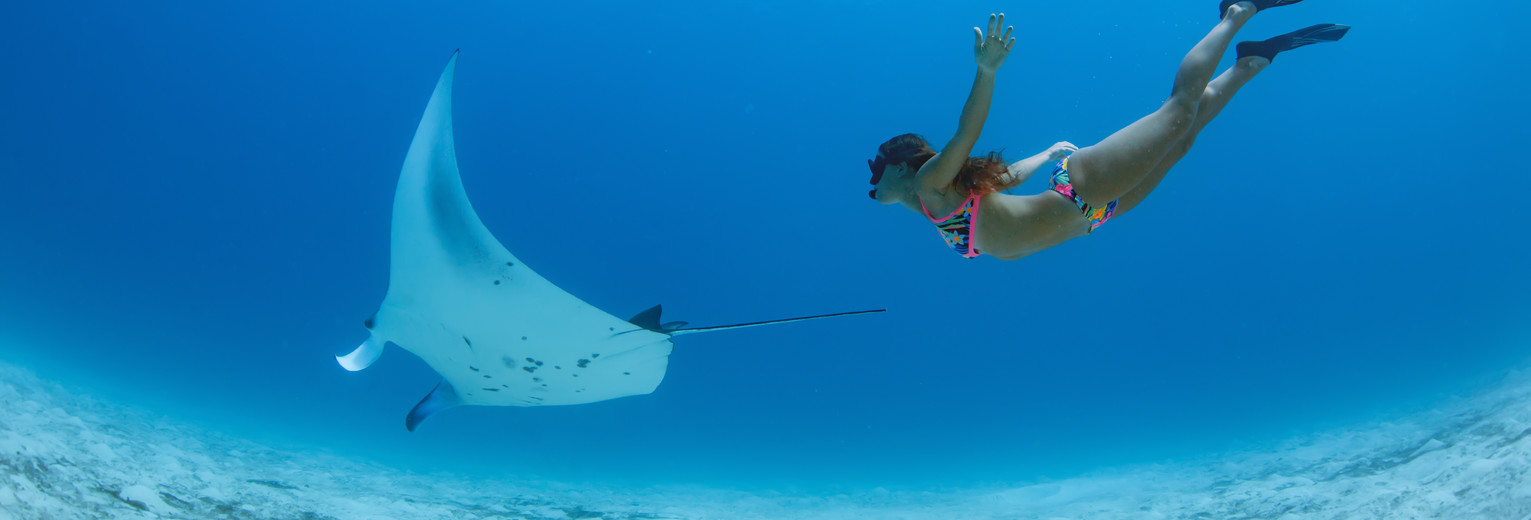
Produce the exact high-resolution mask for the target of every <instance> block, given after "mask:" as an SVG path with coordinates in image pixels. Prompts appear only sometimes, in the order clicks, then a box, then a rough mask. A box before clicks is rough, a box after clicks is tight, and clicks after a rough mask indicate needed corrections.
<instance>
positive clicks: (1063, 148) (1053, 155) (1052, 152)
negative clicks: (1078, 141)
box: [1047, 141, 1079, 162]
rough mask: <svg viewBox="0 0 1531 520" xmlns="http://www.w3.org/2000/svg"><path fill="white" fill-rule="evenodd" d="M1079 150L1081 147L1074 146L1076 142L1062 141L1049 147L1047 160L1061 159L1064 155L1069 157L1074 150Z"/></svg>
mask: <svg viewBox="0 0 1531 520" xmlns="http://www.w3.org/2000/svg"><path fill="white" fill-rule="evenodd" d="M1077 151H1079V147H1078V146H1074V143H1070V142H1068V141H1064V142H1061V143H1058V144H1055V145H1053V146H1052V148H1048V149H1047V161H1048V162H1056V161H1060V160H1062V159H1063V158H1064V157H1068V156H1070V155H1074V152H1077Z"/></svg>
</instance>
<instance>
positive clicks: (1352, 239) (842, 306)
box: [0, 0, 1531, 489]
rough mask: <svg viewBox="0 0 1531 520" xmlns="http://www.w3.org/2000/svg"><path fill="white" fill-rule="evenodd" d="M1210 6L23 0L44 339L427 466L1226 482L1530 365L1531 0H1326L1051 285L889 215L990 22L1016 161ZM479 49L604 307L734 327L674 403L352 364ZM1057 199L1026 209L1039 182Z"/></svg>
mask: <svg viewBox="0 0 1531 520" xmlns="http://www.w3.org/2000/svg"><path fill="white" fill-rule="evenodd" d="M1214 7H1215V6H1214V5H1213V3H1212V2H1176V3H1174V4H1173V5H1168V6H1166V5H1160V3H1147V2H1141V3H1140V2H1119V1H1106V2H1091V3H1073V2H1057V3H1050V4H1046V5H1008V6H1002V5H992V4H983V3H977V2H947V3H940V4H939V5H938V4H924V3H914V2H885V3H862V2H857V3H852V2H828V3H811V2H781V3H769V2H760V3H734V2H675V3H664V4H661V5H641V4H628V3H607V2H587V3H546V4H521V3H508V2H507V3H487V2H480V3H465V4H454V5H434V4H431V5H427V4H414V3H402V2H385V3H363V2H331V3H325V4H323V5H307V4H299V3H280V2H273V3H265V4H260V5H217V4H205V3H197V2H159V3H151V4H143V5H140V4H124V3H113V2H85V3H70V4H60V3H41V2H24V3H21V4H18V5H17V6H14V7H13V10H14V12H13V13H12V15H11V16H8V17H6V18H5V19H4V20H0V68H3V70H6V71H9V73H10V74H9V75H8V81H4V82H0V99H6V100H9V102H7V103H3V104H0V147H3V149H0V244H4V246H3V254H0V342H3V343H0V344H3V345H4V346H3V347H0V348H3V349H4V350H3V351H0V352H3V357H4V359H5V360H7V361H15V362H18V363H20V364H23V365H27V366H30V367H34V368H35V369H36V370H38V372H39V373H40V374H42V375H44V376H46V377H49V378H52V379H58V380H61V381H67V382H69V383H72V384H77V385H83V386H85V387H88V388H93V389H95V391H97V392H100V393H102V394H103V395H107V396H110V398H112V399H114V400H118V401H124V402H129V403H136V404H139V405H141V406H144V407H146V408H150V409H154V410H159V411H162V412H163V413H164V414H165V415H166V416H167V418H168V417H174V418H183V419H185V418H189V419H192V420H199V421H204V422H206V423H208V424H214V425H219V426H220V427H223V428H226V429H228V430H230V431H234V432H238V433H240V434H242V435H246V436H249V437H254V438H266V439H273V440H277V441H280V442H286V443H293V444H303V445H307V446H316V447H319V448H322V449H327V450H332V451H334V452H337V453H343V454H348V455H355V456H361V457H368V458H372V459H375V460H379V461H383V462H386V463H389V464H392V465H397V466H400V467H405V468H411V469H417V470H420V471H450V472H457V473H463V474H481V475H491V476H528V475H538V476H546V477H547V478H554V479H570V480H588V481H595V482H614V483H655V482H670V483H705V484H710V485H720V486H739V487H763V486H797V487H801V488H807V489H818V488H834V487H847V486H848V487H871V486H886V487H927V486H962V485H969V484H974V483H979V482H994V481H1017V480H1034V479H1046V478H1061V477H1066V476H1070V475H1075V474H1079V473H1081V472H1086V471H1090V470H1093V469H1097V468H1101V467H1106V466H1113V465H1122V464H1138V463H1149V462H1156V461H1163V460H1170V459H1176V458H1185V457H1194V456H1197V455H1199V454H1204V453H1207V452H1209V451H1214V450H1218V449H1223V448H1227V447H1230V446H1237V445H1241V444H1247V443H1258V442H1262V441H1267V440H1271V439H1276V438H1281V437H1284V436H1288V435H1292V434H1294V433H1300V432H1307V431H1312V430H1315V429H1320V428H1324V427H1326V426H1330V425H1336V424H1346V423H1350V422H1354V421H1357V420H1360V419H1361V418H1365V417H1370V416H1372V415H1374V414H1378V413H1381V412H1383V411H1386V410H1392V409H1398V408H1408V407H1412V406H1417V405H1418V403H1425V402H1429V401H1430V400H1432V399H1434V398H1436V397H1438V396H1439V395H1441V394H1443V393H1448V392H1452V391H1455V390H1457V389H1460V388H1463V387H1465V386H1467V385H1469V384H1471V383H1472V382H1473V381H1475V380H1477V378H1479V377H1482V376H1484V375H1485V374H1491V373H1497V372H1498V371H1500V370H1502V369H1504V368H1506V367H1510V366H1520V365H1523V364H1524V363H1525V361H1526V353H1525V352H1524V347H1523V345H1524V340H1525V339H1526V337H1527V332H1526V329H1525V319H1524V316H1526V315H1527V311H1528V310H1531V303H1528V302H1527V301H1526V299H1525V298H1524V295H1525V294H1527V293H1528V290H1531V277H1528V276H1527V275H1526V269H1525V266H1526V265H1527V261H1528V259H1531V245H1528V244H1527V241H1526V236H1527V235H1526V233H1525V232H1524V231H1523V229H1522V228H1523V225H1524V224H1525V223H1526V222H1527V220H1528V219H1531V214H1528V212H1527V210H1526V209H1524V207H1523V205H1522V203H1521V202H1520V200H1519V199H1520V197H1519V196H1518V195H1519V194H1520V193H1523V192H1525V191H1526V190H1527V189H1528V188H1531V179H1528V177H1527V176H1526V175H1525V173H1526V168H1525V167H1524V166H1523V165H1521V164H1520V161H1519V160H1518V159H1519V157H1520V155H1521V153H1520V152H1521V150H1522V147H1523V146H1524V143H1526V142H1527V138H1528V137H1531V136H1528V132H1527V130H1526V129H1525V127H1524V125H1523V124H1522V122H1523V121H1524V120H1525V119H1526V116H1528V115H1531V114H1528V109H1527V103H1526V101H1525V99H1524V97H1523V95H1522V93H1521V91H1522V90H1523V89H1524V85H1525V84H1526V76H1527V73H1526V72H1525V70H1524V68H1523V67H1521V66H1520V64H1521V63H1522V62H1524V58H1523V57H1522V56H1521V55H1520V53H1519V52H1518V51H1519V50H1520V49H1518V48H1516V47H1515V46H1513V45H1512V37H1513V36H1514V35H1515V33H1513V32H1512V24H1514V23H1515V21H1516V20H1518V19H1519V18H1520V17H1522V16H1524V15H1525V14H1527V13H1526V11H1527V8H1526V7H1524V6H1519V5H1514V4H1506V5H1504V6H1496V7H1493V8H1481V9H1471V10H1469V9H1462V8H1461V7H1453V6H1451V5H1448V4H1446V3H1426V2H1401V3H1395V4H1389V5H1385V6H1384V5H1373V4H1370V3H1366V4H1363V3H1358V2H1335V1H1327V0H1313V1H1311V2H1305V3H1303V4H1302V5H1299V6H1293V7H1290V8H1282V9H1279V10H1273V11H1269V12H1267V13H1263V14H1261V15H1259V16H1258V17H1257V18H1256V19H1255V20H1254V21H1252V22H1251V23H1250V25H1248V26H1247V27H1246V28H1245V29H1244V32H1243V33H1241V39H1261V38H1265V37H1268V36H1271V35H1275V34H1279V33H1283V32H1286V31H1288V30H1291V29H1294V28H1297V27H1302V26H1305V25H1309V24H1312V23H1319V22H1337V23H1346V24H1350V25H1352V26H1354V27H1355V29H1354V30H1353V31H1352V32H1351V33H1350V35H1349V36H1347V38H1346V39H1345V40H1344V41H1343V42H1341V43H1339V44H1331V45H1324V46H1318V47H1313V48H1311V49H1303V50H1300V51H1295V52H1293V53H1292V54H1290V55H1284V56H1282V57H1281V58H1280V59H1278V60H1277V61H1276V62H1275V63H1274V64H1273V65H1272V66H1271V67H1270V68H1269V69H1267V70H1266V71H1265V72H1264V73H1262V74H1261V75H1260V77H1258V78H1257V79H1256V80H1255V81H1253V82H1252V83H1251V84H1250V85H1248V86H1247V87H1245V88H1244V89H1243V90H1242V91H1241V92H1240V93H1239V95H1238V97H1237V98H1236V99H1235V100H1234V101H1233V103H1232V104H1231V105H1230V107H1229V108H1228V109H1227V110H1226V111H1225V112H1224V113H1223V115H1221V116H1220V117H1219V119H1218V120H1217V121H1216V122H1215V123H1213V124H1212V126H1211V127H1209V128H1208V129H1207V130H1206V131H1205V132H1204V133H1203V134H1202V136H1201V137H1200V139H1199V140H1198V142H1197V145H1196V148H1195V150H1194V151H1193V152H1192V153H1191V154H1190V155H1189V156H1188V157H1187V158H1186V159H1185V160H1184V161H1182V162H1181V163H1180V165H1179V166H1177V168H1176V169H1175V170H1174V171H1173V172H1172V173H1171V174H1170V176H1169V177H1168V179H1167V180H1166V181H1165V182H1164V183H1163V184H1162V185H1161V187H1160V188H1159V189H1158V190H1157V191H1156V192H1155V193H1154V195H1153V196H1152V197H1150V198H1149V199H1148V201H1147V202H1145V203H1144V205H1143V206H1142V207H1141V208H1140V209H1139V210H1136V211H1134V212H1133V213H1132V214H1131V215H1130V216H1125V217H1123V218H1121V219H1120V220H1114V221H1112V222H1111V223H1109V224H1108V225H1107V226H1106V227H1104V228H1102V229H1101V230H1100V231H1098V232H1097V233H1096V234H1094V235H1092V236H1090V237H1087V238H1085V239H1081V240H1076V241H1073V242H1070V243H1067V244H1064V245H1063V246H1060V247H1058V248H1055V249H1053V250H1049V251H1046V252H1044V253H1041V254H1039V255H1036V256H1034V257H1031V258H1027V259H1024V260H1021V261H1017V262H1000V261H996V260H994V259H992V258H984V259H980V260H976V261H966V260H963V259H961V258H959V257H957V256H956V255H954V254H952V253H951V252H950V251H948V250H946V249H945V248H944V247H943V246H942V244H941V242H940V241H939V239H938V238H937V237H936V236H935V232H934V231H932V230H931V229H929V225H928V224H926V223H925V222H923V221H922V220H921V219H920V218H918V217H917V216H914V215H911V214H908V213H907V212H904V211H902V210H898V209H895V208H889V207H882V206H878V205H876V204H873V203H872V202H871V201H868V200H867V199H866V198H865V195H864V193H865V191H866V189H867V186H866V185H865V182H866V178H867V174H866V170H865V168H864V166H863V160H864V159H866V158H868V157H871V156H872V155H873V154H874V153H875V147H876V145H877V144H878V143H880V142H882V140H884V139H886V138H888V137H890V136H892V135H894V134H898V133H903V132H911V131H912V132H918V133H922V134H925V135H927V136H930V137H931V138H932V139H933V140H936V141H941V140H944V139H945V138H946V137H947V136H949V135H950V134H951V132H952V131H953V130H954V128H955V124H956V120H957V114H958V111H959V110H960V109H961V106H962V102H963V100H964V99H965V96H966V94H967V91H968V89H969V87H970V85H971V79H972V78H971V76H972V69H973V64H972V61H971V55H970V45H971V36H970V33H969V32H968V31H970V29H969V27H971V26H973V25H979V24H981V23H983V21H984V19H985V17H986V15H987V14H988V13H989V12H991V11H993V10H996V9H999V8H1004V9H1007V10H1009V12H1008V14H1009V16H1010V21H1011V22H1012V23H1014V24H1016V25H1017V27H1018V28H1019V30H1020V36H1019V37H1018V42H1017V50H1016V51H1014V53H1013V54H1012V56H1011V57H1010V59H1009V61H1008V62H1007V63H1006V65H1005V67H1004V68H1003V69H1002V71H1001V73H1000V79H999V87H998V89H997V93H996V96H995V102H994V107H993V109H992V112H991V114H990V117H989V123H988V125H987V127H986V129H985V132H984V134H983V139H982V140H981V142H980V145H979V149H981V150H988V149H1004V150H1005V151H1006V152H1007V154H1008V155H1009V156H1010V157H1012V158H1020V157H1024V156H1026V155H1030V154H1031V153H1034V151H1036V150H1040V149H1042V148H1044V147H1046V146H1047V145H1050V144H1052V143H1053V142H1055V141H1060V140H1068V141H1072V142H1074V143H1076V144H1079V145H1087V144H1091V143H1093V142H1095V141H1097V140H1099V139H1101V138H1103V137H1104V136H1106V135H1108V134H1110V133H1111V132H1113V131H1115V130H1116V129H1118V128H1120V127H1122V126H1124V125H1126V124H1128V123H1130V122H1131V121H1132V120H1134V119H1135V118H1137V117H1139V116H1141V115H1143V114H1146V113H1147V112H1148V111H1150V110H1152V109H1153V108H1154V107H1156V106H1157V104H1158V103H1159V102H1161V101H1162V99H1163V96H1164V95H1165V94H1166V93H1167V92H1168V90H1169V84H1170V80H1171V79H1172V77H1173V73H1174V68H1175V66H1176V64H1177V63H1178V62H1179V60H1180V58H1181V57H1182V56H1183V55H1184V53H1185V52H1186V50H1188V49H1189V48H1190V46H1191V45H1192V44H1193V43H1194V42H1196V41H1197V40H1198V39H1199V38H1201V36H1202V35H1204V34H1205V32H1206V31H1207V30H1208V29H1209V28H1210V27H1211V25H1212V24H1213V23H1214V22H1215V20H1216V17H1215V16H1216V15H1215V9H1214ZM458 48H461V49H462V57H461V61H460V63H459V68H458V75H457V85H456V108H455V118H456V121H455V122H456V139H457V152H458V157H459V160H460V161H461V165H462V170H463V177H464V182H465V184H466V186H467V190H468V193H469V196H470V197H471V198H472V200H473V202H474V205H475V208H476V209H477V210H478V212H479V215H480V216H481V217H482V218H483V220H484V222H485V223H486V224H487V225H488V227H489V228H490V229H491V230H493V231H494V232H495V234H496V235H497V236H498V237H499V238H500V240H501V241H502V242H504V243H505V244H506V246H507V247H508V248H509V249H510V250H511V251H513V252H514V253H515V254H516V255H517V256H518V257H519V258H521V259H522V260H524V261H525V262H526V263H528V264H529V265H530V266H531V267H532V268H533V269H536V270H537V271H538V272H539V273H540V274H542V275H543V276H545V277H546V278H548V279H549V280H551V281H553V282H554V283H556V284H559V285H560V286H562V287H563V288H565V289H567V290H569V291H570V292H572V293H574V294H575V295H578V296H580V297H581V298H583V299H585V300H586V301H588V302H590V303H592V304H594V305H596V306H597V307H600V308H602V309H604V310H607V311H608V312H611V313H613V314H616V315H619V316H626V315H629V314H632V313H636V312H638V311H640V310H642V309H645V308H647V307H649V306H651V305H653V304H655V303H663V304H664V305H665V308H666V312H667V315H668V316H670V317H673V318H674V319H683V320H687V321H690V322H692V323H694V324H698V325H709V324H723V323H733V322H740V321H753V320H759V319H769V318H775V317H785V316H795V315H801V314H811V313H827V312H837V311H844V310H854V309H861V308H880V307H886V308H888V309H889V312H888V313H887V314H883V315H877V316H872V317H859V318H847V319H843V320H826V321H819V322H810V323H803V324H794V325H788V326H781V327H775V328H761V329H750V330H742V331H737V332H726V333H718V334H715V335H699V336H692V337H684V338H679V339H677V341H676V343H677V345H676V351H675V354H674V355H673V356H672V358H671V365H670V372H669V375H668V376H667V377H666V380H665V381H664V383H663V384H662V385H661V386H660V387H659V389H658V391H656V392H655V393H654V394H652V395H649V396H641V397H632V398H624V399H620V400H616V401H610V402H605V403H598V404H593V405H586V406H578V407H566V408H542V409H522V408H461V409H454V410H451V411H447V412H443V413H442V414H440V415H439V416H437V417H434V418H432V419H431V420H430V421H429V422H427V423H426V424H425V425H424V426H423V427H422V428H421V429H420V430H419V431H417V432H414V433H408V432H406V431H405V430H404V428H403V416H404V413H405V412H407V411H408V410H409V408H410V407H411V406H413V405H414V403H415V402H416V401H418V400H419V398H420V397H421V396H423V395H425V393H426V392H428V391H429V390H430V389H431V388H432V387H433V386H434V385H435V384H436V382H437V380H438V377H437V376H436V375H435V374H434V373H433V372H432V371H431V370H430V369H429V368H428V367H426V366H425V364H424V363H423V362H420V361H419V360H418V359H416V358H414V357H413V356H411V355H409V354H408V353H407V352H404V351H401V350H390V351H389V352H387V353H386V354H385V355H384V357H383V358H382V360H380V361H379V362H378V363H377V364H376V365H374V366H373V367H372V368H371V369H369V370H367V371H364V372H359V373H348V372H345V371H343V370H341V369H340V368H339V367H337V366H336V365H335V363H334V361H333V358H332V357H331V356H332V355H334V354H338V353H344V352H346V351H349V350H350V349H351V348H353V347H355V345H356V344H357V343H359V342H360V341H361V340H363V339H364V338H365V337H366V335H365V330H364V329H363V328H362V327H361V322H362V320H363V319H365V318H366V317H367V316H368V315H370V314H371V313H372V312H373V311H374V310H375V309H376V306H377V303H378V301H380V300H381V298H382V296H383V293H384V291H385V290H386V283H387V269H388V265H387V246H388V244H387V239H388V219H389V211H390V208H391V202H392V196H393V189H394V182H395V181H396V179H397V173H398V169H399V166H400V163H401V161H402V159H403V155H404V151H405V149H406V147H407V145H408V142H409V138H410V136H411V135H412V132H413V131H414V128H415V124H416V122H417V121H418V120H419V117H420V112H421V110H422V109H423V108H424V104H425V101H426V99H427V96H428V95H429V93H430V89H431V88H432V86H433V85H434V83H435V79H436V76H437V74H439V72H440V70H441V66H442V65H443V64H444V63H445V61H446V59H447V57H448V56H449V55H450V53H451V52H452V51H453V50H454V49H458ZM1044 182H1045V181H1044V180H1042V179H1035V180H1033V182H1032V183H1030V184H1028V185H1027V186H1025V187H1023V188H1022V189H1021V191H1027V192H1034V191H1040V190H1041V189H1043V183H1044Z"/></svg>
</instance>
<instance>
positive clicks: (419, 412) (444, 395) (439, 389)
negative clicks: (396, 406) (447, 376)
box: [404, 381, 462, 431]
mask: <svg viewBox="0 0 1531 520" xmlns="http://www.w3.org/2000/svg"><path fill="white" fill-rule="evenodd" d="M459 404H462V398H460V397H458V396H457V390H455V389H453V388H452V384H451V383H448V382H446V381H442V382H441V384H438V385H436V389H435V390H431V393H429V394H426V395H425V399H421V400H420V404H417V405H415V408H414V409H413V410H410V411H409V416H407V417H405V418H404V427H405V428H408V429H409V431H415V427H416V426H419V425H420V422H421V421H424V420H425V418H426V417H430V416H432V415H434V414H435V413H436V412H439V411H442V410H445V409H447V408H451V407H453V406H457V405H459Z"/></svg>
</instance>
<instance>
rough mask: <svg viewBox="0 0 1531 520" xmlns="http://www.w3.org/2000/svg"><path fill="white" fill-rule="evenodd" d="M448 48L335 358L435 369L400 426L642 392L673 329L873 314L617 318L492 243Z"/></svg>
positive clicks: (666, 356) (657, 374) (664, 356)
mask: <svg viewBox="0 0 1531 520" xmlns="http://www.w3.org/2000/svg"><path fill="white" fill-rule="evenodd" d="M457 55H458V53H456V52H454V53H452V58H451V59H450V60H448V62H447V66H446V70H444V71H442V73H441V79H440V80H438V81H437V82H436V90H435V91H434V92H433V93H432V94H431V99H430V102H429V103H428V104H426V106H425V115H424V116H422V117H421V118H420V126H419V127H418V128H416V130H415V136H414V140H413V141H412V142H411V143H410V145H409V152H408V154H406V155H405V157H404V168H403V169H402V170H401V171H400V173H399V184H398V188H397V190H396V191H395V192H394V199H393V227H392V230H391V233H390V236H389V246H390V247H389V260H390V265H389V274H388V292H387V294H386V296H384V298H383V303H382V305H381V306H379V308H378V310H377V312H376V313H374V314H373V315H372V317H370V318H367V320H366V321H365V322H364V323H363V325H364V326H365V327H366V328H367V330H368V332H369V335H368V337H367V340H366V341H365V342H363V343H362V344H361V346H360V347H357V348H356V349H355V350H354V351H352V352H351V353H350V354H346V355H344V356H336V357H335V359H336V361H338V362H339V363H340V366H342V367H345V369H346V370H350V371H357V370H361V369H364V368H367V367H368V366H370V365H371V364H372V363H373V362H374V361H377V359H378V357H379V356H381V355H382V354H383V350H384V349H385V348H386V347H387V346H388V345H394V346H396V347H402V348H403V349H405V350H408V351H410V352H411V353H414V354H415V355H416V356H419V357H420V359H422V360H424V361H425V363H426V364H428V365H430V367H431V368H432V369H434V370H435V371H436V372H437V373H439V374H441V378H442V381H441V383H439V384H437V385H436V388H435V389H434V390H432V391H431V392H430V393H429V394H427V395H426V396H425V398H424V399H422V400H421V401H420V403H419V404H417V405H415V407H414V409H412V410H410V412H409V415H408V416H406V418H405V420H404V426H405V428H407V429H409V431H414V430H415V427H417V426H419V424H420V422H421V421H424V420H425V419H426V418H427V417H430V416H431V415H432V414H434V413H437V412H440V411H441V410H444V409H447V408H451V407H454V406H463V405H480V406H551V405H576V404H585V403H593V402H597V401H605V400H608V399H616V398H618V397H626V396H634V395H644V394H648V393H651V392H653V391H654V389H655V388H657V387H658V386H659V382H660V381H661V380H663V379H664V375H665V370H666V368H667V367H668V366H669V360H670V352H671V350H672V348H673V344H672V343H671V342H670V339H671V338H673V337H675V336H679V335H683V334H692V333H698V332H710V331H718V330H728V329H737V328H744V327H754V326H760V325H770V324H776V323H786V322H793V321H803V320H812V319H819V318H830V317H835V316H848V315H853V314H866V313H872V312H882V309H877V310H866V311H856V312H842V313H836V314H824V315H818V316H804V317H800V318H790V319H781V320H771V321H760V322H752V323H740V324H735V325H722V326H716V327H697V328H685V327H686V325H687V324H686V322H683V321H672V322H665V321H663V320H662V319H661V318H660V313H661V307H660V306H658V305H656V306H654V307H652V308H650V309H648V310H645V311H643V312H640V313H638V314H637V315H636V316H633V317H632V318H631V319H627V320H623V319H621V318H617V317H616V316H613V315H611V314H607V313H606V312H604V311H602V310H600V309H597V308H595V307H594V306H592V305H590V304H588V303H585V302H584V301H583V300H580V299H579V298H578V297H576V296H574V295H572V294H569V293H568V292H565V291H564V290H562V289H559V288H558V286H556V285H553V284H552V283H550V282H548V281H547V280H546V279H544V278H543V277H541V276H539V275H538V274H537V273H536V272H535V271H532V269H531V268H530V267H527V265H526V264H524V263H522V262H521V260H520V259H518V258H516V256H515V255H513V254H511V253H510V251H509V250H507V249H506V248H505V246H504V245H502V244H500V241H499V240H496V239H495V238H494V235H492V234H490V233H489V229H488V228H486V227H485V226H484V223H483V222H482V221H480V220H479V218H478V214H477V213H475V212H474V211H473V207H472V206H471V205H470V204H469V203H468V195H467V192H465V191H464V190H463V185H462V177H461V175H460V173H459V172H458V169H457V154H456V151H455V149H454V148H453V143H452V75H453V72H454V71H455V70H456V67H457Z"/></svg>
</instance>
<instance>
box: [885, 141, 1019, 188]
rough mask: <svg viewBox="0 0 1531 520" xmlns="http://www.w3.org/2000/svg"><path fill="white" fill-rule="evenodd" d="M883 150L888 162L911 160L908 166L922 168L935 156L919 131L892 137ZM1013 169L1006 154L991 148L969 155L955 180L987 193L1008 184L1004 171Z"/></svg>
mask: <svg viewBox="0 0 1531 520" xmlns="http://www.w3.org/2000/svg"><path fill="white" fill-rule="evenodd" d="M877 151H878V152H881V153H882V156H883V160H884V161H885V162H886V163H887V164H889V165H893V164H900V163H903V164H908V165H909V169H911V170H914V171H919V170H920V168H921V167H923V166H925V163H927V162H930V158H931V157H935V156H936V150H935V149H934V148H931V147H930V142H928V141H926V140H925V138H924V137H920V136H919V135H916V134H904V135H900V136H898V137H894V138H892V139H889V140H888V141H887V142H885V143H883V144H882V146H878V147H877ZM1008 173H1010V166H1009V165H1007V164H1006V163H1005V158H1004V157H1003V156H1001V155H1000V152H989V155H987V156H983V157H969V158H967V160H966V161H963V163H962V169H961V170H958V171H957V179H956V181H955V183H956V184H957V185H958V186H962V187H963V188H964V189H966V190H968V193H970V194H971V193H988V192H991V191H997V190H999V189H1000V187H1002V186H1004V184H1005V175H1006V174H1008Z"/></svg>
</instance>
